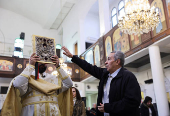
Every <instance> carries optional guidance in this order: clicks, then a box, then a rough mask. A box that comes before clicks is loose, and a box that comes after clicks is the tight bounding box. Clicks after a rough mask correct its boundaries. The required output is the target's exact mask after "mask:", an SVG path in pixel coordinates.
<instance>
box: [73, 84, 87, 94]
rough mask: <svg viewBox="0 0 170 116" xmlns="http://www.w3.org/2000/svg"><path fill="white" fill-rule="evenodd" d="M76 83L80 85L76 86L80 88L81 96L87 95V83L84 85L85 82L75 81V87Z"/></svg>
mask: <svg viewBox="0 0 170 116" xmlns="http://www.w3.org/2000/svg"><path fill="white" fill-rule="evenodd" d="M75 84H77V86H78V87H76V88H77V89H78V90H79V92H80V95H81V97H85V85H84V83H81V82H73V87H75Z"/></svg>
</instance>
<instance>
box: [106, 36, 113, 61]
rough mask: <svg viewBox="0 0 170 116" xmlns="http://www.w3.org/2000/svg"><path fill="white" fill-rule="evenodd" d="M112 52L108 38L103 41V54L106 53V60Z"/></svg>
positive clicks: (109, 38)
mask: <svg viewBox="0 0 170 116" xmlns="http://www.w3.org/2000/svg"><path fill="white" fill-rule="evenodd" d="M110 52H112V43H111V37H110V36H108V37H107V38H106V40H105V53H106V58H107V57H108V55H109V54H110Z"/></svg>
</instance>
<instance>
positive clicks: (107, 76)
mask: <svg viewBox="0 0 170 116" xmlns="http://www.w3.org/2000/svg"><path fill="white" fill-rule="evenodd" d="M62 49H63V50H64V51H65V52H64V53H63V54H65V55H66V56H68V57H70V58H72V62H74V63H76V64H77V65H78V66H80V67H81V68H82V69H83V70H85V71H86V72H88V73H89V74H91V75H92V76H94V77H96V78H98V79H99V80H100V82H99V89H98V99H97V106H98V108H97V116H136V115H137V110H138V108H139V105H140V101H141V91H140V86H139V83H138V82H137V79H136V77H135V75H134V74H133V73H132V72H130V71H128V70H126V69H125V68H124V67H123V66H124V61H125V58H124V54H123V53H122V52H120V51H114V52H111V53H110V54H109V56H108V59H107V61H106V62H105V66H106V68H100V67H97V66H93V65H91V64H89V63H88V62H86V61H85V60H82V59H80V58H78V57H76V56H74V55H72V54H71V53H70V52H69V50H68V49H67V48H66V47H62Z"/></svg>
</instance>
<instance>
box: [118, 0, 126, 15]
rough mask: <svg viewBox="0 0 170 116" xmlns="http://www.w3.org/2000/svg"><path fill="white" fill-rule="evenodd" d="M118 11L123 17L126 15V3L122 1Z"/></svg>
mask: <svg viewBox="0 0 170 116" xmlns="http://www.w3.org/2000/svg"><path fill="white" fill-rule="evenodd" d="M118 13H119V16H120V17H122V16H124V15H125V5H124V2H123V1H120V3H119V6H118Z"/></svg>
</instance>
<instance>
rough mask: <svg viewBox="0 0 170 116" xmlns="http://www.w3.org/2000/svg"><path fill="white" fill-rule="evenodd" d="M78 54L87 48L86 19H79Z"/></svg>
mask: <svg viewBox="0 0 170 116" xmlns="http://www.w3.org/2000/svg"><path fill="white" fill-rule="evenodd" d="M78 37H79V39H78V55H80V54H82V53H83V52H84V51H85V50H86V47H85V36H84V20H82V19H80V20H79V32H78Z"/></svg>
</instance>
